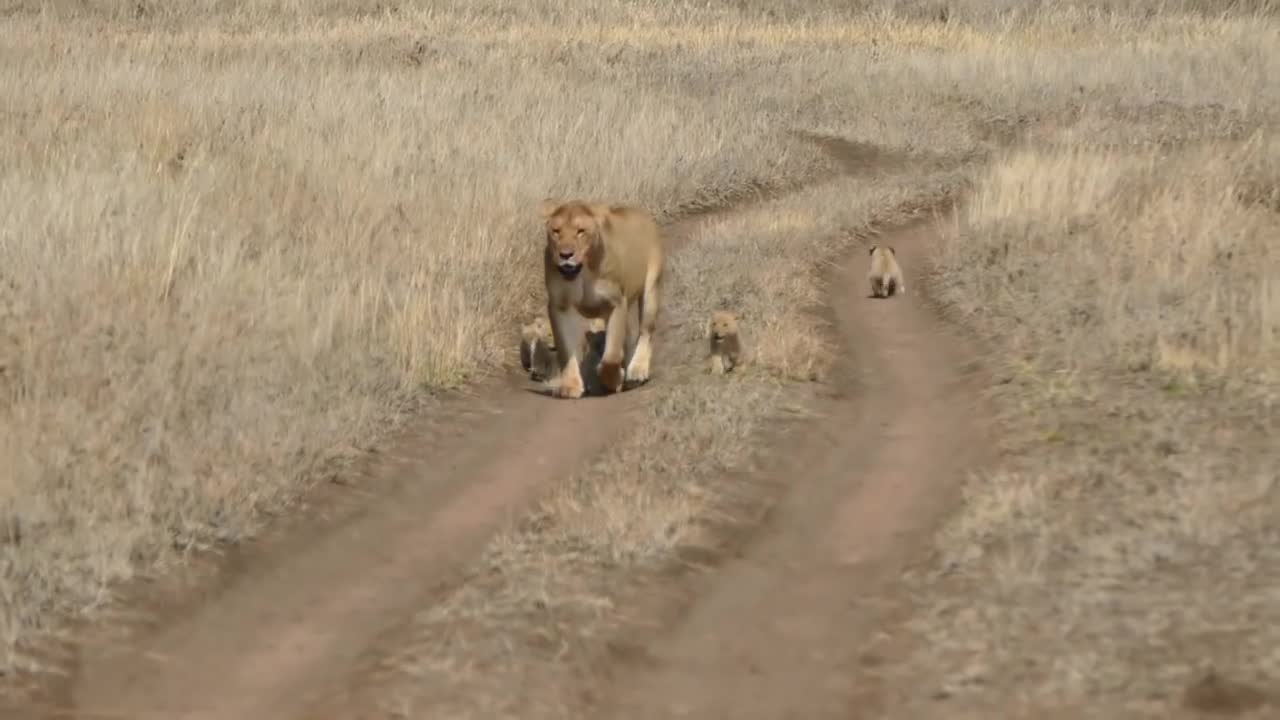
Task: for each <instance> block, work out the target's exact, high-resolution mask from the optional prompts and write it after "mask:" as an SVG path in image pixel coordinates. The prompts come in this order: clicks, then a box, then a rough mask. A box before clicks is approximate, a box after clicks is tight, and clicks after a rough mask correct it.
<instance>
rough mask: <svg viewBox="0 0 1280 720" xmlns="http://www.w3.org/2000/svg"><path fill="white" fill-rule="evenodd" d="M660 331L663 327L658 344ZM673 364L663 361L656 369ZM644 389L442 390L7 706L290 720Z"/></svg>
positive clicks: (73, 713)
mask: <svg viewBox="0 0 1280 720" xmlns="http://www.w3.org/2000/svg"><path fill="white" fill-rule="evenodd" d="M821 179H823V178H822V176H815V177H814V178H811V179H810V181H809V182H808V183H801V184H796V185H794V186H791V187H786V188H771V187H763V188H760V189H759V191H758V192H757V193H755V195H756V197H754V198H751V199H750V200H747V201H746V202H733V201H728V202H724V203H719V204H713V205H709V206H706V207H700V208H694V209H692V210H689V211H687V212H686V213H685V214H684V216H683V217H681V218H677V219H675V220H674V221H672V222H669V223H667V227H666V228H665V230H666V232H667V233H668V241H669V243H670V249H671V251H672V252H675V251H677V250H678V249H679V247H680V245H682V244H683V243H684V242H685V240H687V238H689V237H690V236H691V235H692V234H693V233H695V232H696V229H697V227H698V226H699V225H700V224H701V223H703V222H709V221H712V220H713V219H714V218H716V217H719V216H721V215H723V214H724V213H728V212H734V211H735V210H737V209H740V208H742V207H746V206H749V205H751V204H754V203H755V202H763V201H765V200H768V199H770V198H776V197H779V196H783V195H786V194H789V193H791V192H798V191H799V190H801V189H803V188H804V187H807V186H808V185H809V184H811V183H813V182H818V181H820V180H821ZM660 327H661V326H660ZM662 341H663V338H662V333H661V330H660V332H659V335H658V337H657V338H656V340H655V343H656V344H657V346H658V347H657V348H656V350H657V351H658V352H659V353H661V351H662V344H663V343H662ZM659 359H660V358H659ZM661 373H662V367H661V363H659V367H658V368H657V372H656V373H655V379H656V380H658V381H659V382H661ZM644 393H645V389H644V388H643V387H642V388H636V389H633V390H629V391H627V392H624V393H621V394H618V395H614V396H611V397H607V398H584V399H583V400H580V401H575V402H565V401H556V400H552V399H551V398H549V397H547V396H545V395H543V394H542V393H539V392H537V391H535V390H533V389H532V388H531V387H530V383H528V381H527V380H525V379H524V377H523V375H522V374H519V373H512V374H509V375H508V376H507V377H506V378H504V379H502V380H500V381H498V382H496V383H493V384H492V385H491V386H490V387H489V388H487V389H481V390H479V391H476V392H473V393H471V394H469V395H467V396H465V397H455V398H450V399H449V400H446V401H441V402H440V403H438V404H437V405H436V406H435V407H434V408H433V409H432V411H431V413H430V416H429V417H423V418H419V419H418V420H417V421H415V423H414V424H413V425H411V427H410V428H409V429H408V430H406V431H405V432H403V433H402V434H401V436H400V438H399V439H398V440H397V441H396V442H395V443H394V444H393V445H392V446H391V450H390V451H389V452H386V453H383V454H381V455H380V457H378V458H377V459H376V460H375V461H374V462H373V463H372V467H369V468H368V469H367V474H368V475H369V476H370V478H369V480H366V481H362V482H360V483H358V484H357V485H356V487H355V488H354V489H344V490H337V491H334V490H332V489H329V490H328V491H323V492H321V493H320V494H321V495H327V497H321V498H319V500H318V502H316V503H315V504H316V505H317V506H318V507H316V508H314V509H312V510H311V511H309V512H308V513H306V515H307V516H308V517H301V518H288V519H285V520H284V521H283V522H280V523H278V524H277V525H276V526H274V527H272V528H270V529H269V530H268V532H267V533H265V534H264V536H263V537H262V538H260V539H259V540H257V541H254V542H252V543H248V544H246V545H244V546H238V547H233V548H231V549H230V550H229V551H228V552H227V553H226V556H225V558H224V559H223V560H221V561H217V560H214V561H209V562H207V563H206V565H207V566H208V567H205V568H204V577H202V578H200V579H198V580H197V581H195V582H190V583H186V584H185V586H184V587H182V588H177V587H164V588H163V592H161V593H155V592H150V593H149V592H147V588H146V584H145V583H143V584H142V585H143V587H142V588H141V591H139V592H134V591H130V592H128V593H126V597H129V596H131V595H136V597H134V598H133V599H134V602H126V603H125V605H126V609H127V610H128V611H129V612H130V613H132V614H134V615H136V616H141V617H142V618H143V619H142V620H134V621H130V622H125V623H123V624H120V625H118V626H115V627H106V626H105V625H106V624H100V625H99V626H95V627H93V628H83V629H82V631H83V632H84V634H85V637H84V639H80V640H78V641H77V642H76V643H74V644H73V645H72V647H71V648H70V649H69V650H67V652H68V654H69V655H70V656H71V657H72V660H71V661H70V663H69V665H70V668H68V670H69V672H68V675H67V676H66V678H65V679H63V680H61V681H57V682H55V683H53V684H44V685H43V686H42V687H40V688H39V689H38V691H37V692H36V693H34V695H35V697H36V701H35V702H34V703H31V702H28V703H24V704H21V705H19V706H17V707H15V706H12V705H11V706H9V707H7V708H0V717H5V718H8V717H14V718H17V717H21V718H24V719H31V718H39V717H46V718H50V719H52V718H85V719H86V720H88V719H90V718H137V719H138V720H143V719H145V718H165V719H166V720H168V719H173V720H206V719H207V720H213V719H215V718H218V719H227V720H231V719H234V720H254V719H256V718H263V719H267V718H270V719H271V720H277V719H278V718H283V717H289V716H290V715H291V714H292V713H294V712H296V711H298V710H299V709H301V708H304V707H307V706H308V705H309V704H310V703H311V702H312V701H313V700H314V699H315V698H316V697H319V696H322V695H323V694H324V692H325V691H326V690H327V689H328V688H330V687H332V686H334V685H335V684H338V683H339V682H340V681H341V680H342V679H343V678H344V676H345V675H346V674H347V673H348V672H349V670H350V669H351V668H352V666H353V664H354V663H355V662H356V661H357V659H358V658H360V657H362V656H363V657H367V656H369V655H370V654H371V653H373V654H376V652H374V646H375V645H377V644H378V642H379V641H380V639H383V638H386V637H388V636H390V635H393V634H394V631H395V628H396V627H397V626H398V625H400V624H402V623H403V622H404V621H405V619H406V618H408V617H410V616H411V615H412V613H413V612H414V611H416V610H419V609H421V608H422V607H425V606H427V605H429V604H430V601H431V598H433V597H438V596H440V595H441V594H443V593H444V592H445V591H446V590H447V589H448V588H449V587H450V586H451V585H453V584H456V581H457V579H458V578H459V577H460V575H461V572H462V571H463V569H464V568H465V564H466V561H467V560H468V559H470V558H471V557H474V556H475V555H476V554H477V553H478V552H479V551H480V550H481V549H483V547H484V544H485V542H486V541H487V540H488V538H489V537H490V536H491V535H492V534H493V533H494V532H496V531H497V530H499V529H500V528H501V527H502V526H503V524H504V523H505V522H507V521H508V520H509V519H511V518H512V517H513V516H514V515H515V514H516V513H518V512H519V510H521V509H522V508H524V507H525V506H527V505H528V504H529V503H530V502H531V501H532V500H533V499H534V498H535V497H536V496H537V494H538V493H539V492H540V491H541V490H543V489H545V488H546V487H547V486H549V485H550V484H551V483H552V482H554V481H556V480H558V479H559V478H561V477H564V476H565V475H568V474H569V473H571V472H572V471H573V469H574V467H575V466H576V465H577V464H578V463H580V462H582V461H584V460H586V459H588V458H590V457H591V456H592V455H593V454H594V453H595V452H597V451H599V450H600V449H602V448H603V447H605V446H606V445H607V444H608V442H609V440H610V439H611V438H612V437H613V436H614V434H615V433H616V432H618V431H619V430H620V429H621V428H622V427H623V425H624V424H625V422H626V420H627V416H628V414H629V413H630V412H631V410H633V409H634V408H635V407H637V405H638V404H640V403H642V402H643V400H642V398H643V396H644ZM335 492H336V493H337V495H334V494H333V493H335ZM170 584H173V583H170ZM162 585H164V583H162ZM135 590H136V589H135ZM153 590H154V589H153ZM29 699H30V698H29Z"/></svg>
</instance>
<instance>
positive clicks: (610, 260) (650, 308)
mask: <svg viewBox="0 0 1280 720" xmlns="http://www.w3.org/2000/svg"><path fill="white" fill-rule="evenodd" d="M538 209H539V213H540V214H541V215H542V217H543V219H544V220H545V225H546V249H545V250H544V252H543V268H544V274H545V277H546V283H547V315H549V316H550V318H551V332H552V334H554V335H555V340H556V357H557V360H558V361H559V364H560V376H559V379H558V381H557V382H556V383H555V387H554V390H553V393H554V394H555V396H556V397H561V398H580V397H582V394H583V389H584V388H583V382H582V374H581V372H580V368H579V366H578V363H579V361H580V354H581V350H580V344H579V343H577V342H569V340H568V339H569V338H573V339H574V340H576V339H578V338H580V337H582V336H583V332H582V320H583V318H600V319H603V320H604V321H605V342H604V352H603V353H602V356H601V359H600V367H599V376H600V383H601V385H602V386H603V388H604V389H605V391H606V392H617V391H619V390H621V389H622V383H623V380H624V379H629V380H632V381H634V382H637V383H642V382H645V381H646V380H648V379H649V364H650V361H651V359H652V354H653V348H652V336H653V331H654V328H655V326H656V325H657V320H658V303H659V296H660V294H661V292H662V271H663V266H664V262H665V259H666V257H665V253H664V248H663V245H664V240H663V237H662V232H661V231H660V230H659V229H658V224H657V223H656V222H655V221H654V219H653V216H652V215H650V214H649V213H648V212H646V211H644V210H642V209H640V208H635V207H621V206H610V205H605V204H598V203H586V202H583V201H579V200H571V201H567V202H562V203H557V202H555V201H552V200H543V201H542V203H541V204H540V206H539V208H538ZM624 343H625V347H624ZM624 350H625V352H626V354H627V355H630V356H631V360H630V363H629V364H628V365H627V368H626V375H625V377H624V375H623V370H622V361H623V357H624Z"/></svg>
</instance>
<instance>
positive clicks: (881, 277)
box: [867, 245, 907, 298]
mask: <svg viewBox="0 0 1280 720" xmlns="http://www.w3.org/2000/svg"><path fill="white" fill-rule="evenodd" d="M869 252H870V254H871V268H870V269H869V270H868V271H867V280H868V282H870V283H871V296H872V297H878V298H883V297H889V296H891V295H894V294H895V293H900V294H903V295H905V294H906V292H907V286H906V285H905V284H904V283H903V282H902V268H901V267H899V266H898V257H897V255H898V253H897V251H896V250H894V249H893V248H892V247H890V246H887V245H886V246H883V247H882V246H879V245H872V246H871V249H870V251H869Z"/></svg>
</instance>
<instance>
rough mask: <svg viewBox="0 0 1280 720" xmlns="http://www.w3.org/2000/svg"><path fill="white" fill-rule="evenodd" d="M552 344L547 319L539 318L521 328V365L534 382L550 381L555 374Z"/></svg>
mask: <svg viewBox="0 0 1280 720" xmlns="http://www.w3.org/2000/svg"><path fill="white" fill-rule="evenodd" d="M551 343H552V335H551V325H550V324H548V323H547V319H546V318H544V317H541V316H539V317H536V318H534V319H533V321H532V322H530V323H529V324H527V325H522V326H520V365H521V367H523V368H524V369H525V370H526V371H528V373H529V377H531V378H533V379H534V380H548V379H550V378H551V376H552V375H553V374H554V373H555V362H554V360H553V359H552V354H551V353H552V347H553V346H552V344H551Z"/></svg>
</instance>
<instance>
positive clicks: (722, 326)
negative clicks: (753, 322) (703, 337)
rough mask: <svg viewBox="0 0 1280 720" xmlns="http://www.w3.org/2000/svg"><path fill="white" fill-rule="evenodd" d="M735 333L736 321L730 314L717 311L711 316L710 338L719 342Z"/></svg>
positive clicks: (736, 328)
mask: <svg viewBox="0 0 1280 720" xmlns="http://www.w3.org/2000/svg"><path fill="white" fill-rule="evenodd" d="M737 332H738V319H737V318H735V317H734V316H733V315H732V314H731V313H727V312H724V311H719V312H715V313H712V314H711V337H713V338H715V339H716V340H721V339H723V338H726V337H729V336H731V335H736V334H737Z"/></svg>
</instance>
